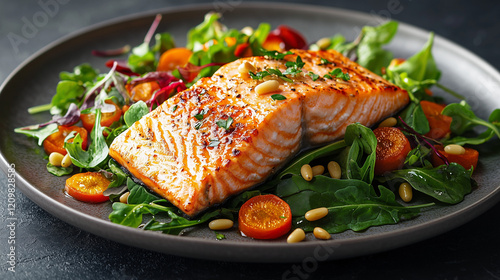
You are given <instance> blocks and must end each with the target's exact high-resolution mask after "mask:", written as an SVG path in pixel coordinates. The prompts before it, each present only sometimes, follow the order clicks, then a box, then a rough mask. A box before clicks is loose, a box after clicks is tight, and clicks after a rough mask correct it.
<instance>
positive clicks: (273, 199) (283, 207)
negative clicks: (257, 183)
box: [238, 194, 292, 239]
mask: <svg viewBox="0 0 500 280" xmlns="http://www.w3.org/2000/svg"><path fill="white" fill-rule="evenodd" d="M238 224H239V229H240V231H241V232H242V233H243V234H245V235H246V236H248V237H252V238H255V239H274V238H278V237H280V236H282V235H284V234H286V233H287V232H288V231H290V229H291V227H292V212H291V210H290V206H289V205H288V204H287V203H286V202H285V201H283V200H282V199H281V198H279V197H277V196H276V195H273V194H268V195H259V196H255V197H252V198H251V199H249V200H248V201H247V202H245V204H243V206H241V208H240V212H239V214H238Z"/></svg>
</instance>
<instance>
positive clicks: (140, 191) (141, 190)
mask: <svg viewBox="0 0 500 280" xmlns="http://www.w3.org/2000/svg"><path fill="white" fill-rule="evenodd" d="M127 188H128V190H129V191H130V195H129V196H128V199H127V203H130V204H141V203H145V204H148V203H150V202H153V201H156V200H159V199H160V198H159V197H158V196H156V195H154V194H152V193H150V192H149V191H148V190H146V188H145V187H143V186H141V185H139V184H136V183H135V182H134V181H133V180H132V179H130V177H128V178H127Z"/></svg>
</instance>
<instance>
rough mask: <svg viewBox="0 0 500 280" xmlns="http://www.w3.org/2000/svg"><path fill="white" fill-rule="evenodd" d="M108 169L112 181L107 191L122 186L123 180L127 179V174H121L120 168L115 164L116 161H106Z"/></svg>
mask: <svg viewBox="0 0 500 280" xmlns="http://www.w3.org/2000/svg"><path fill="white" fill-rule="evenodd" d="M108 167H109V170H110V171H111V173H113V177H114V180H113V181H112V182H111V183H110V184H109V185H108V188H107V190H109V189H111V188H116V187H120V186H122V185H123V183H124V182H125V179H127V178H128V176H127V174H126V173H125V172H123V170H121V168H120V167H119V166H118V163H116V161H114V160H109V161H108ZM108 196H109V195H108Z"/></svg>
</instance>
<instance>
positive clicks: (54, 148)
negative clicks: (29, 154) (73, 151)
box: [43, 125, 88, 155]
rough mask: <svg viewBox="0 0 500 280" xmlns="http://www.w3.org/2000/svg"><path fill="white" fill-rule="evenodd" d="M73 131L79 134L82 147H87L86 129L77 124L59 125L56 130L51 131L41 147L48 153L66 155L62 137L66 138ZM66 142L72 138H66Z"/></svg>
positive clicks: (71, 140)
mask: <svg viewBox="0 0 500 280" xmlns="http://www.w3.org/2000/svg"><path fill="white" fill-rule="evenodd" d="M73 131H74V132H76V134H80V137H81V138H82V148H83V149H87V143H88V140H87V139H88V134H87V130H85V129H84V128H83V127H79V126H62V125H60V126H59V130H58V131H56V132H54V133H52V134H51V135H49V136H48V137H47V138H45V140H44V141H43V149H44V150H45V153H47V155H50V154H51V153H53V152H58V153H60V154H62V155H66V154H67V153H68V152H67V151H66V149H65V148H64V139H66V137H67V136H68V135H69V134H70V133H71V132H73ZM76 134H75V136H76ZM68 142H73V139H70V140H68Z"/></svg>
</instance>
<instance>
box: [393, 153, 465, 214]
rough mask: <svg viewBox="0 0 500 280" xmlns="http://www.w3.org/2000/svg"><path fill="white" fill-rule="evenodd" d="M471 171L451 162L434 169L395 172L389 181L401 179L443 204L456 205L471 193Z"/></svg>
mask: <svg viewBox="0 0 500 280" xmlns="http://www.w3.org/2000/svg"><path fill="white" fill-rule="evenodd" d="M470 175H471V171H468V170H466V169H465V168H464V167H462V166H461V165H459V164H457V163H454V162H451V163H450V165H441V166H438V167H436V168H430V169H429V168H411V169H402V170H395V171H393V172H392V173H391V174H390V175H388V176H390V178H391V179H403V180H405V181H407V182H408V183H409V184H410V185H411V186H412V187H413V188H414V189H416V190H418V191H420V192H422V193H425V194H427V195H429V196H431V197H434V198H436V199H437V200H439V201H441V202H445V203H450V204H456V203H459V202H460V201H462V200H463V198H464V196H465V195H466V194H468V193H470V192H471V177H470Z"/></svg>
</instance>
